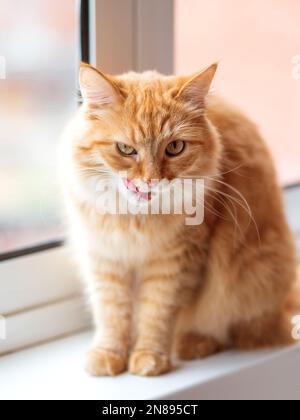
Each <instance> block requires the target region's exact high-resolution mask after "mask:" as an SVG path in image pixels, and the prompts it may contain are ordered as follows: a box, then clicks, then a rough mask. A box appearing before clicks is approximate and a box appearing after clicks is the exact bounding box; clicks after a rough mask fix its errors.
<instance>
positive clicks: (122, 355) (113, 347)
mask: <svg viewBox="0 0 300 420" xmlns="http://www.w3.org/2000/svg"><path fill="white" fill-rule="evenodd" d="M94 266H95V267H96V268H94V269H93V270H92V271H93V272H92V275H91V279H90V281H89V293H90V297H91V302H92V309H93V317H94V322H95V326H96V333H95V337H94V340H93V345H92V349H91V350H90V351H89V353H88V355H87V363H86V369H87V371H88V372H89V373H90V374H91V375H94V376H106V375H107V376H114V375H118V374H120V373H122V372H124V371H125V370H126V369H127V362H128V351H129V345H130V332H131V304H132V299H131V276H130V275H129V274H126V271H125V270H124V269H123V268H122V267H119V266H118V263H116V262H113V261H103V260H101V261H99V262H98V263H97V264H94Z"/></svg>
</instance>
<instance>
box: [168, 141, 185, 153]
mask: <svg viewBox="0 0 300 420" xmlns="http://www.w3.org/2000/svg"><path fill="white" fill-rule="evenodd" d="M184 149H185V142H184V141H182V140H175V141H172V142H171V143H169V144H168V146H167V148H166V153H167V155H168V156H170V157H173V156H178V155H180V154H181V153H182V152H183V151H184Z"/></svg>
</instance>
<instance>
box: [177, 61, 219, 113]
mask: <svg viewBox="0 0 300 420" xmlns="http://www.w3.org/2000/svg"><path fill="white" fill-rule="evenodd" d="M217 68H218V64H217V63H215V64H213V65H211V66H210V67H208V68H207V69H206V70H204V71H201V72H200V73H197V74H195V75H194V76H192V77H191V78H189V79H188V80H185V82H184V84H183V86H182V87H181V89H180V91H179V93H178V95H177V99H181V100H183V101H186V102H189V103H191V104H192V105H193V106H195V107H203V106H204V105H205V98H206V96H207V95H208V93H209V90H210V87H211V84H212V81H213V78H214V76H215V74H216V71H217Z"/></svg>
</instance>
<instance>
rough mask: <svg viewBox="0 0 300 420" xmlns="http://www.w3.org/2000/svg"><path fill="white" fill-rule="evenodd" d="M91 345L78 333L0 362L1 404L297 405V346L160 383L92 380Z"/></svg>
mask: <svg viewBox="0 0 300 420" xmlns="http://www.w3.org/2000/svg"><path fill="white" fill-rule="evenodd" d="M90 340H91V333H89V332H87V333H81V334H78V335H74V336H72V337H68V338H64V339H61V340H58V341H55V342H51V343H49V344H45V345H42V346H39V347H35V348H32V349H28V350H24V351H21V352H18V353H15V354H12V355H8V356H5V357H3V358H1V359H0V372H1V375H0V399H3V400H5V399H9V400H12V399H13V400H17V399H22V400H24V399H25V400H27V399H31V400H32V399H33V400H42V399H43V400H44V399H46V400H52V399H54V400H56V399H58V400H62V399H67V400H78V399H83V400H89V399H90V400H112V399H121V400H132V399H138V400H139V399H145V400H151V399H164V398H166V399H200V400H201V399H300V375H299V373H300V372H299V369H300V347H299V346H293V347H290V348H286V349H277V350H268V351H259V352H251V353H240V352H228V353H223V354H220V355H217V356H214V357H211V358H209V359H206V360H203V361H196V362H191V363H183V364H181V365H180V366H179V367H178V369H177V370H174V371H173V372H172V373H170V374H168V375H165V376H162V377H159V378H139V377H134V376H131V375H129V374H125V375H122V376H120V377H118V378H91V377H89V376H88V375H86V374H85V372H84V369H83V360H84V354H85V351H86V350H87V348H88V346H89V344H90Z"/></svg>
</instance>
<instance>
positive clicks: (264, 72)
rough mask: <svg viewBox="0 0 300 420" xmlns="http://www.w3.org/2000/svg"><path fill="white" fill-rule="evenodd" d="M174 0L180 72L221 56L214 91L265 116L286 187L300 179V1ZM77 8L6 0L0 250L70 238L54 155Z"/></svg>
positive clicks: (69, 0) (55, 0) (2, 11)
mask: <svg viewBox="0 0 300 420" xmlns="http://www.w3.org/2000/svg"><path fill="white" fill-rule="evenodd" d="M120 1H122V0H120ZM149 1H151V0H149ZM162 1H163V0H162ZM174 2H175V24H174V29H175V41H174V42H175V45H174V51H175V72H176V73H177V74H181V73H193V72H195V71H197V70H199V69H200V68H202V67H205V66H207V65H208V64H211V63H212V62H213V61H220V70H219V74H218V76H217V79H216V83H215V90H216V91H217V92H218V93H220V94H222V95H223V96H226V97H227V98H229V100H231V101H232V102H234V103H235V104H237V105H239V106H241V107H242V108H243V109H244V110H245V111H246V112H247V113H248V114H249V115H250V116H251V117H252V118H253V119H254V120H255V121H256V122H257V124H258V126H259V128H260V129H261V131H262V133H263V135H264V137H265V138H266V141H267V142H268V144H269V146H270V148H271V150H272V153H273V156H274V159H275V162H276V165H277V168H278V171H279V175H280V180H281V183H282V185H286V184H290V183H296V182H299V181H300V165H299V151H300V141H299V135H300V121H299V109H300V72H299V78H297V77H293V74H294V76H295V73H293V64H292V60H293V57H296V56H297V55H300V37H299V16H300V2H299V1H296V0H285V1H283V0H264V1H261V0H252V1H251V2H247V1H246V0H209V1H207V0H174ZM75 12H76V0H63V1H62V0H27V1H26V2H25V1H22V0H0V56H2V57H5V60H6V79H5V80H0V253H4V252H8V251H12V250H15V249H20V248H22V247H27V246H32V245H36V244H37V243H40V242H45V241H48V240H53V239H56V238H57V237H61V236H62V235H63V228H62V222H61V221H62V215H61V204H60V192H59V191H60V189H59V186H58V181H57V175H56V174H57V170H56V162H57V150H58V144H59V138H60V135H61V132H62V130H63V127H64V126H65V124H66V122H67V121H68V119H69V117H70V116H71V115H72V113H73V111H74V110H75V109H76V106H77V101H76V94H75V93H76V68H77V66H78V48H79V47H78V43H77V18H76V13H75ZM294 66H295V64H294Z"/></svg>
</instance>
